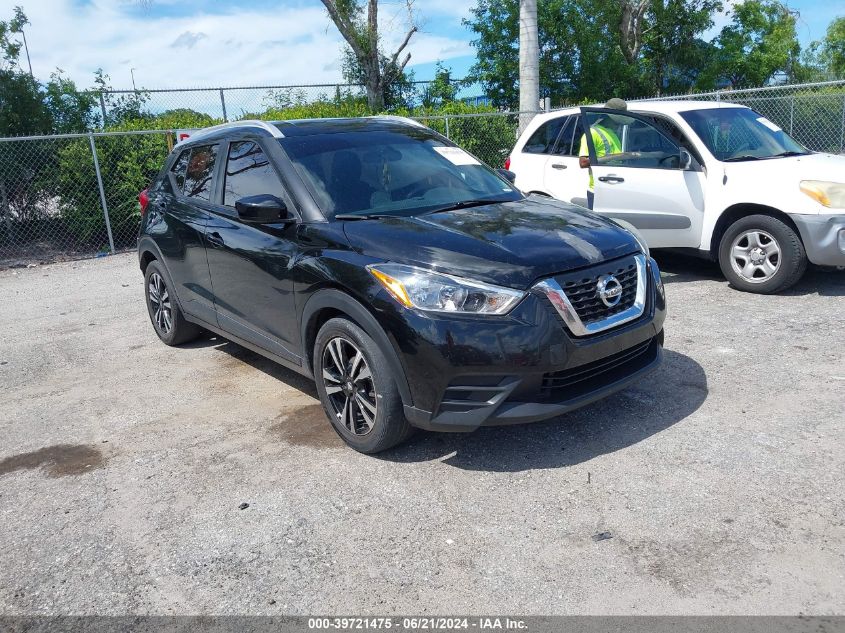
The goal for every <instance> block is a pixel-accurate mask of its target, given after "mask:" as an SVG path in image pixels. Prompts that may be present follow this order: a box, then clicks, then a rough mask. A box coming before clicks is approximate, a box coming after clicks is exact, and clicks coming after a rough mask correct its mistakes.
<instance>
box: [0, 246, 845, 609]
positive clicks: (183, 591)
mask: <svg viewBox="0 0 845 633" xmlns="http://www.w3.org/2000/svg"><path fill="white" fill-rule="evenodd" d="M661 263H662V265H663V267H664V269H665V271H666V282H667V294H668V300H669V307H670V315H669V319H668V321H667V324H666V349H667V353H666V362H665V363H664V365H663V366H662V368H661V369H660V370H659V371H658V372H657V373H656V374H654V375H653V376H652V377H650V378H649V379H648V380H646V381H645V382H643V383H642V384H640V385H638V386H637V387H635V388H632V389H628V390H626V391H623V392H621V393H619V394H617V395H615V396H613V397H611V398H609V399H607V400H605V401H603V402H601V403H598V404H595V405H593V406H590V407H588V408H585V409H582V410H580V411H578V412H576V413H574V414H570V415H567V416H564V417H562V418H560V419H557V420H554V421H551V422H547V423H540V424H534V425H529V426H523V427H510V428H498V429H489V430H482V431H479V432H477V433H474V434H469V435H437V434H424V433H423V434H420V435H419V436H417V437H416V439H415V440H414V441H413V442H412V443H410V444H408V445H406V446H403V447H400V448H397V449H394V450H392V451H390V452H388V453H385V454H382V455H380V456H377V457H367V456H363V455H359V454H357V453H355V452H353V451H352V450H349V449H347V448H345V447H344V446H342V445H341V443H340V440H339V439H338V438H337V436H336V435H335V434H334V432H333V431H332V430H331V429H330V427H329V424H328V422H327V421H326V419H325V417H324V415H323V413H322V410H321V408H320V407H319V404H318V402H317V400H316V399H315V391H314V388H313V386H312V385H311V384H309V383H308V382H307V381H306V380H304V379H303V378H301V377H299V376H297V375H296V374H294V373H292V372H289V371H287V370H285V369H282V368H280V367H278V366H275V365H273V364H272V363H270V362H269V361H265V360H263V359H262V358H261V357H259V356H257V355H255V354H252V353H251V352H247V351H245V350H244V349H242V348H240V347H238V346H236V345H234V344H232V343H228V342H226V341H224V340H220V339H214V338H206V339H203V340H200V341H199V342H197V343H194V344H191V345H189V346H187V347H185V348H183V349H171V348H168V347H166V346H164V345H163V344H161V343H160V342H159V341H158V339H157V338H156V337H155V335H154V333H153V330H152V328H151V326H150V324H149V322H148V319H147V315H146V312H145V309H144V304H143V301H142V287H143V284H142V279H141V274H140V272H139V270H138V268H137V265H136V260H135V257H134V255H132V254H126V255H119V256H115V257H109V258H105V259H100V260H87V261H80V262H70V263H61V264H55V265H50V266H41V267H36V268H29V269H20V270H7V271H3V272H0V292H2V297H3V301H2V302H0V323H2V327H3V336H2V340H0V380H2V385H3V387H4V388H3V390H2V392H0V437H2V443H0V526H2V528H1V529H0V535H1V536H0V613H2V614H5V615H15V614H42V613H50V614H126V613H132V614H172V613H179V614H283V613H284V614H312V613H357V614H379V613H380V614H396V613H418V614H419V613H491V612H494V613H520V614H687V613H696V614H713V613H720V614H796V613H799V612H800V613H805V614H834V613H839V614H842V613H845V592H843V587H845V525H843V517H845V485H843V484H845V481H843V479H845V475H843V473H845V451H843V448H845V441H843V435H845V434H844V433H843V426H845V395H843V389H845V360H843V346H842V342H843V340H845V325H843V323H844V322H845V319H843V308H845V300H843V296H845V274H843V273H826V272H816V271H813V272H811V273H809V274H808V275H807V277H806V278H805V279H804V281H803V282H802V283H801V284H800V285H799V286H798V287H797V288H795V289H794V290H793V291H792V292H790V293H789V294H786V295H783V296H775V297H762V296H755V295H750V294H743V293H740V292H736V291H734V290H731V289H730V288H728V286H727V284H726V283H725V282H724V281H723V280H722V279H721V278H720V277H719V276H718V271H717V269H716V268H715V267H713V266H711V265H709V264H704V263H700V262H694V261H690V260H683V259H669V258H662V259H661ZM243 504H249V505H248V507H245V508H244V509H239V508H241V507H243ZM602 534H603V535H604V538H602V537H601V536H600V535H602ZM608 537H609V538H608Z"/></svg>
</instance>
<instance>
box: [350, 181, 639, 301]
mask: <svg viewBox="0 0 845 633" xmlns="http://www.w3.org/2000/svg"><path fill="white" fill-rule="evenodd" d="M344 230H345V232H346V236H347V238H348V239H349V241H350V243H351V245H352V247H353V248H356V249H358V250H360V251H361V252H363V253H365V254H366V255H368V256H372V257H376V258H379V259H384V260H388V261H393V262H397V263H401V264H409V265H412V266H419V267H422V268H431V269H433V270H436V271H439V272H444V273H449V274H452V275H456V276H459V277H466V278H469V279H475V280H478V281H484V282H487V283H491V284H497V285H500V286H506V287H509V288H516V289H519V290H524V289H526V288H528V287H529V286H530V285H531V284H532V283H533V282H534V281H536V280H537V279H539V278H541V277H546V276H548V275H552V274H554V273H559V272H565V271H569V270H573V269H576V268H582V267H584V266H590V265H592V264H597V263H600V262H603V261H606V260H609V259H614V258H616V257H621V256H623V255H628V254H630V253H633V252H636V251H637V250H638V249H639V246H638V245H637V242H636V240H635V239H634V237H633V236H632V235H631V234H630V233H628V232H627V231H625V230H623V229H620V228H619V227H618V226H616V225H615V224H613V223H612V222H610V221H608V220H606V219H604V218H601V217H599V216H597V215H595V214H593V213H590V212H589V211H587V210H586V209H581V207H576V206H573V205H570V204H567V203H565V202H559V201H557V200H552V199H550V198H542V197H539V196H532V197H531V198H527V199H524V200H518V201H515V202H497V203H492V204H488V205H484V206H480V207H472V208H469V209H459V210H456V211H444V212H440V213H433V214H429V215H422V216H416V217H407V218H401V217H396V218H374V219H369V220H354V221H347V222H346V223H345V227H344Z"/></svg>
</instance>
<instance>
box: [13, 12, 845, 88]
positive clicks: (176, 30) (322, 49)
mask: <svg viewBox="0 0 845 633" xmlns="http://www.w3.org/2000/svg"><path fill="white" fill-rule="evenodd" d="M15 5H22V6H23V9H24V11H25V13H26V14H27V16H28V18H29V21H30V22H31V24H30V25H29V26H27V27H26V36H27V42H28V44H29V51H30V56H31V59H32V67H33V71H34V73H35V75H36V76H37V77H39V78H41V79H47V78H48V77H49V75H50V73H51V72H53V71H54V70H55V69H56V68H61V69H62V70H64V71H65V73H66V74H67V75H68V76H69V77H70V78H72V79H73V80H74V81H76V82H77V85H78V86H79V87H89V86H91V84H92V83H93V74H94V71H95V70H96V69H98V68H102V69H103V70H104V71H105V72H106V74H108V75H109V76H110V77H111V84H112V86H113V87H114V88H132V73H134V77H135V84H136V86H137V87H138V88H142V87H143V88H147V89H150V88H175V87H208V86H250V85H291V84H314V83H335V82H339V81H342V75H341V50H342V39H341V37H340V35H339V34H338V33H337V31H336V29H335V27H334V25H333V24H331V22H330V20H329V18H328V16H327V14H326V12H325V9H324V8H323V5H322V4H321V2H320V1H319V0H228V1H224V0H146V1H143V0H0V18H2V19H7V18H9V17H11V15H12V8H13V7H14V6H15ZM474 5H475V0H415V1H414V3H413V11H414V19H415V21H416V23H417V24H418V25H419V29H420V30H419V33H417V34H415V35H414V36H413V38H412V40H411V44H410V46H409V47H408V50H409V51H410V52H411V55H412V57H411V62H410V64H409V69H410V70H413V71H414V75H415V78H416V79H419V80H425V79H431V78H432V77H433V75H434V68H435V63H436V62H437V61H438V60H441V61H443V62H444V64H445V65H446V66H447V67H450V68H451V69H452V71H453V76H454V77H461V76H463V75H465V74H466V72H467V70H468V69H469V67H470V66H471V65H472V63H473V61H474V59H475V56H474V49H473V48H472V46H471V44H470V40H471V39H472V35H471V33H470V32H469V30H468V29H466V27H464V26H463V25H462V23H461V21H462V19H463V18H465V17H468V15H469V12H470V9H471V8H472V7H473V6H474ZM789 5H790V7H791V8H793V9H796V10H798V11H799V13H800V19H799V25H798V35H799V39H800V40H801V42H802V45H805V44H807V43H808V42H810V41H812V40H815V39H820V38H822V37H823V36H824V32H825V29H826V27H827V24H828V23H829V21H830V20H831V19H832V18H833V17H835V16H836V14H837V11H836V9H837V7H839V3H838V2H832V1H826V2H819V1H818V0H789ZM379 6H380V7H381V8H380V15H379V18H380V28H381V31H382V35H383V37H384V39H385V41H386V43H387V45H388V47H389V48H391V50H392V49H393V48H394V47H395V45H396V44H397V43H398V42H399V41H401V39H402V38H403V37H404V35H405V33H406V31H407V27H408V12H407V8H406V2H405V0H381V1H380V3H379ZM839 9H840V11H839V13H840V14H842V13H845V10H843V8H842V7H839ZM726 21H727V18H726V17H725V16H720V17H719V18H718V20H717V25H716V27H714V31H715V30H717V29H718V28H719V27H720V26H721V25H723V24H724V23H725V22H726ZM131 69H134V70H132V71H131V72H130V70H131Z"/></svg>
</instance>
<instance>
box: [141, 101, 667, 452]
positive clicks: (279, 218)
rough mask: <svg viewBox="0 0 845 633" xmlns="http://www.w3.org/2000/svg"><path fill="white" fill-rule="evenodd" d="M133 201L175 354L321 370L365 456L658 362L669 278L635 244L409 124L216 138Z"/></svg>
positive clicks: (337, 421) (514, 419)
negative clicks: (221, 341)
mask: <svg viewBox="0 0 845 633" xmlns="http://www.w3.org/2000/svg"><path fill="white" fill-rule="evenodd" d="M140 202H141V209H142V212H143V221H142V223H141V233H140V238H139V243H138V254H139V257H140V263H141V270H142V271H143V272H144V276H145V284H144V287H145V293H146V301H147V307H148V309H149V314H150V319H151V321H152V324H153V327H154V328H155V331H156V333H157V334H158V336H159V337H160V338H161V340H162V341H164V342H165V343H167V344H168V345H177V344H179V343H184V342H186V341H189V340H191V339H193V338H194V337H196V336H197V335H198V334H199V333H200V332H201V331H202V330H210V331H212V332H216V333H218V334H221V335H222V336H224V337H226V338H227V339H231V340H232V341H235V342H237V343H239V344H240V345H243V346H244V347H247V348H249V349H252V350H254V351H256V352H258V353H260V354H263V355H264V356H267V357H268V358H271V359H273V360H275V361H277V362H279V363H281V364H283V365H285V366H286V367H289V368H291V369H294V370H295V371H298V372H300V373H302V374H305V375H306V376H309V377H313V378H314V379H315V381H316V383H317V390H318V392H319V394H320V400H321V401H322V403H323V407H324V408H325V410H326V413H327V414H328V417H329V420H330V421H331V423H332V426H333V427H334V428H335V430H336V431H337V433H338V434H339V435H340V437H341V438H343V440H344V441H346V442H347V444H349V445H350V446H351V447H353V448H354V449H356V450H359V451H362V452H367V453H373V452H377V451H381V450H384V449H386V448H388V447H390V446H393V445H394V444H396V443H397V442H400V441H401V440H403V439H404V438H405V437H407V436H408V435H409V433H410V432H411V431H412V429H413V427H420V428H424V429H431V430H438V431H470V430H473V429H476V428H478V427H479V426H481V425H488V424H490V425H492V424H512V423H520V422H531V421H536V420H542V419H546V418H551V417H554V416H557V415H560V414H561V413H564V412H566V411H570V410H572V409H574V408H576V407H580V406H582V405H585V404H587V403H589V402H592V401H594V400H597V399H598V398H602V397H604V396H606V395H608V394H610V393H612V392H614V391H616V390H618V389H621V388H623V387H625V386H626V385H629V384H630V383H632V382H634V381H635V380H637V379H639V378H640V377H641V376H643V375H644V374H646V373H647V372H649V371H650V370H652V369H654V368H655V367H656V366H657V365H658V364H659V362H660V359H661V351H662V345H663V330H662V327H663V320H664V317H665V309H666V308H665V297H664V292H663V285H662V283H661V281H660V273H659V271H658V269H657V265H656V264H655V262H654V260H652V259H651V258H650V257H649V256H648V253H647V251H646V247H645V246H644V245H643V244H642V243H640V241H639V240H638V239H637V238H636V237H635V236H634V235H633V234H632V233H629V232H628V231H626V230H624V229H622V228H620V227H619V226H618V225H616V224H614V223H613V222H612V221H610V220H607V219H603V218H601V217H598V216H596V215H593V214H591V213H589V212H587V211H585V210H584V209H581V208H579V207H574V206H571V205H568V204H566V203H563V202H558V201H555V200H551V199H548V198H540V197H536V196H531V197H525V196H524V195H523V194H522V193H520V192H519V191H518V190H517V189H515V188H514V187H513V185H511V183H510V182H509V181H508V179H507V174H500V173H496V172H494V171H493V170H491V169H489V168H488V167H486V166H484V165H482V164H481V163H480V162H479V161H478V160H477V159H476V158H475V157H473V156H472V155H471V154H468V153H467V152H465V151H463V150H462V149H460V148H459V147H456V146H455V145H454V144H453V143H451V142H450V141H449V140H448V139H446V138H444V137H443V136H441V135H439V134H437V133H436V132H434V131H432V130H430V129H428V128H426V127H424V126H422V125H420V124H418V123H416V122H414V121H412V120H409V119H400V118H397V117H373V118H361V119H323V120H304V121H283V122H275V123H267V122H262V121H242V122H239V123H232V124H227V125H222V126H217V127H213V128H208V129H206V130H203V131H201V132H199V133H197V134H196V135H194V136H192V137H190V138H189V139H188V140H187V141H185V142H183V143H180V144H179V145H177V146H176V148H175V149H174V151H173V152H172V154H171V156H170V157H169V158H168V160H167V163H166V164H165V166H164V169H163V170H162V172H161V173H160V174H159V176H158V177H157V178H156V180H155V182H154V183H153V184H152V185H151V186H150V188H149V189H147V190H145V191H144V192H142V193H141V196H140Z"/></svg>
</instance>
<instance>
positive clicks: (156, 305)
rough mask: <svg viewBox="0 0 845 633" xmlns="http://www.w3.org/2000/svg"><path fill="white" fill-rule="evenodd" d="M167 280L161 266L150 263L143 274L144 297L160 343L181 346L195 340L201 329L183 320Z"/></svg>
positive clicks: (154, 262) (183, 317)
mask: <svg viewBox="0 0 845 633" xmlns="http://www.w3.org/2000/svg"><path fill="white" fill-rule="evenodd" d="M169 279H170V278H169V277H168V276H167V275H165V273H164V270H163V268H162V266H161V264H159V263H158V262H156V261H153V262H150V263H149V265H148V266H147V270H146V271H145V272H144V297H145V299H146V302H147V312H148V313H149V315H150V322H151V323H152V324H153V329H154V330H155V333H156V334H157V335H158V337H159V338H160V339H161V341H162V342H163V343H164V344H166V345H181V344H182V343H187V342H188V341H192V340H194V339H195V338H197V337H198V336H199V335H200V333H201V332H202V328H200V327H199V326H198V325H196V324H194V323H191V322H190V321H187V320H186V319H185V316H184V315H183V314H182V311H181V310H180V309H179V304H178V303H177V301H176V297H175V296H173V293H172V291H171V290H170V288H169V286H168V280H169Z"/></svg>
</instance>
